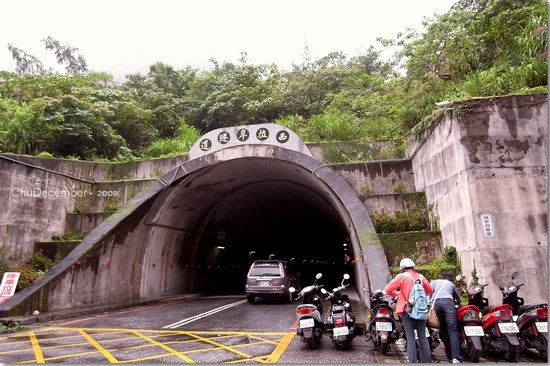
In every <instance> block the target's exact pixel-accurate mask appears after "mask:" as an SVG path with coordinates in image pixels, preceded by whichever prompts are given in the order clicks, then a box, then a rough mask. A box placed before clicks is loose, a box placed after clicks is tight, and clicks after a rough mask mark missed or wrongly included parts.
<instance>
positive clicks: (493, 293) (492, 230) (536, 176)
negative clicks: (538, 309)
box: [409, 94, 548, 303]
mask: <svg viewBox="0 0 550 366" xmlns="http://www.w3.org/2000/svg"><path fill="white" fill-rule="evenodd" d="M409 153H410V154H411V155H412V164H413V169H414V176H415V184H416V189H417V190H419V191H420V190H424V191H425V192H426V197H427V200H428V203H431V204H434V205H435V207H436V211H437V214H438V216H439V220H440V228H441V234H442V238H443V243H444V245H452V246H455V247H457V250H458V252H459V254H460V257H461V261H462V270H463V272H464V274H465V275H466V276H467V279H468V280H471V272H472V270H473V269H474V266H475V268H476V270H480V271H481V272H482V274H483V279H482V282H484V283H489V284H490V286H488V287H487V288H486V294H487V295H488V296H489V300H490V301H491V302H492V303H498V302H499V301H500V300H501V294H500V292H499V291H498V285H502V284H503V283H504V282H505V281H506V282H507V281H508V280H509V279H510V277H509V276H510V273H511V272H513V271H516V270H517V271H519V272H520V277H519V278H518V281H519V282H521V283H525V287H522V294H523V296H524V297H525V298H526V301H529V302H538V301H546V300H547V297H548V284H547V274H548V261H547V256H548V254H547V253H548V244H547V241H548V227H547V205H548V200H547V175H546V169H547V153H548V104H547V96H546V95H545V94H534V95H521V96H507V97H501V98H489V99H476V100H471V101H467V102H464V103H460V104H455V105H453V106H452V109H448V110H446V111H445V112H443V113H442V115H441V116H440V118H439V119H437V120H436V121H435V122H434V125H433V126H432V128H431V129H430V130H429V133H428V134H427V135H426V136H425V137H424V139H423V140H421V143H418V142H416V143H414V144H412V146H411V149H410V150H409Z"/></svg>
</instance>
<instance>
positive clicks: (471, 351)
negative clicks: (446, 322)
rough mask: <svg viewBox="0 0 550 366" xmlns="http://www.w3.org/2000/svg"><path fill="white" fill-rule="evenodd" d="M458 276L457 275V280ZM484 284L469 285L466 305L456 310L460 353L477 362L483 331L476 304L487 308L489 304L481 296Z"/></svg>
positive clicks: (481, 345) (466, 358) (481, 347)
mask: <svg viewBox="0 0 550 366" xmlns="http://www.w3.org/2000/svg"><path fill="white" fill-rule="evenodd" d="M479 277H481V276H478V278H479ZM460 278H461V277H457V280H458V279H460ZM485 286H487V285H471V286H470V287H469V288H468V291H467V293H468V305H464V306H461V307H459V308H458V309H457V311H456V317H457V331H458V341H459V343H460V353H461V354H462V357H463V358H464V360H466V361H470V362H479V357H480V355H481V352H482V351H483V343H482V341H483V338H484V337H485V332H484V331H483V327H482V326H481V311H480V309H479V307H478V306H481V307H482V308H487V306H488V305H489V301H488V300H487V298H486V297H484V296H483V289H484V288H485Z"/></svg>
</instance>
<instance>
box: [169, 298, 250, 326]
mask: <svg viewBox="0 0 550 366" xmlns="http://www.w3.org/2000/svg"><path fill="white" fill-rule="evenodd" d="M245 302H246V300H241V301H237V302H233V303H231V304H227V305H224V306H220V307H219V308H215V309H212V310H209V311H207V312H205V313H202V314H198V315H195V316H192V317H190V318H187V319H182V320H180V321H178V322H175V323H172V324H169V325H166V326H164V327H162V328H163V329H175V328H178V327H181V326H182V325H186V324H189V323H192V322H194V321H195V320H199V319H202V318H206V317H207V316H209V315H212V314H215V313H219V312H220V311H224V310H226V309H229V308H232V307H233V306H237V305H240V304H243V303H245Z"/></svg>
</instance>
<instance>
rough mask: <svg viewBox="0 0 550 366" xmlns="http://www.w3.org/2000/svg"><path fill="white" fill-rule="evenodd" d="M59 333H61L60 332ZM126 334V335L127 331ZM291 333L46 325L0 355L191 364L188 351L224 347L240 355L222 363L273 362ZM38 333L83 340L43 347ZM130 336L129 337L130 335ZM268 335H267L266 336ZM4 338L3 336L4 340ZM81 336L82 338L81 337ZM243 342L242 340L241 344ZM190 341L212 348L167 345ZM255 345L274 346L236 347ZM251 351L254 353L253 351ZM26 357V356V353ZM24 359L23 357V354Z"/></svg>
mask: <svg viewBox="0 0 550 366" xmlns="http://www.w3.org/2000/svg"><path fill="white" fill-rule="evenodd" d="M68 332H71V333H73V334H74V335H67V333H68ZM60 333H61V334H60ZM125 333H126V336H123V337H122V338H111V337H106V339H102V338H103V337H105V336H112V335H116V334H120V335H124V334H125ZM128 333H130V334H128ZM58 334H59V335H62V336H60V337H56V335H58ZM293 335H294V333H286V332H265V333H264V332H246V331H239V332H232V331H174V330H148V329H142V330H135V329H120V328H119V329H116V328H60V327H59V328H58V327H55V328H53V327H52V328H49V329H48V331H42V332H26V333H23V334H21V335H17V337H18V338H16V339H14V338H15V337H10V339H11V340H14V341H13V342H10V344H11V345H19V344H21V345H22V344H23V343H25V344H26V345H27V347H28V345H29V338H30V340H31V344H32V348H27V349H17V350H11V351H2V352H0V355H5V354H16V353H22V352H32V351H34V356H35V357H34V359H27V360H19V361H15V362H18V363H47V362H52V361H56V360H63V359H65V360H71V359H72V358H76V357H82V356H87V355H94V354H95V355H103V356H104V357H105V358H106V359H107V360H108V361H109V362H111V363H134V362H143V361H148V360H155V359H158V358H162V357H170V356H172V357H174V356H175V357H178V358H179V359H182V360H184V361H186V362H190V363H194V362H195V361H193V360H192V359H191V358H189V357H188V356H186V355H190V354H191V353H195V354H197V353H206V352H212V351H216V350H221V349H223V350H225V351H228V352H230V353H233V354H236V355H239V356H240V357H239V358H238V359H234V360H227V361H225V362H224V363H240V362H259V363H265V362H268V363H273V362H276V361H277V360H279V358H280V357H281V355H282V354H283V352H284V351H285V350H286V348H287V347H288V345H289V343H290V341H291V340H292V338H293ZM42 336H44V337H47V338H44V339H47V340H48V341H50V340H55V341H59V340H71V339H73V340H74V339H75V338H76V337H83V338H84V339H85V340H86V342H80V343H76V342H74V341H73V342H71V343H67V344H65V345H60V344H59V343H58V344H56V345H52V346H45V345H42V346H41V345H40V344H39V343H38V341H39V340H41V339H42V338H41V337H42ZM132 336H133V337H132ZM172 336H174V337H178V336H183V337H180V339H174V340H170V339H167V340H166V341H164V342H162V343H161V342H158V341H156V340H155V338H158V337H172ZM270 336H271V337H270ZM21 337H26V341H25V342H23V341H20V340H19V339H20V338H21ZM7 338H8V337H6V339H7ZM231 338H235V341H236V342H237V344H233V345H231V346H226V345H224V344H222V343H220V342H219V341H221V340H222V339H231ZM81 339H82V338H81ZM139 339H144V340H146V341H147V344H139V345H133V346H128V345H127V346H126V347H122V348H119V347H116V345H113V346H114V347H116V348H112V347H111V349H109V348H106V347H107V346H106V344H107V343H113V342H120V341H132V340H136V341H137V340H139ZM245 342H246V343H245ZM192 343H203V344H210V345H212V347H208V348H202V347H201V348H196V349H190V350H186V351H183V352H181V351H177V350H176V349H174V348H172V347H171V346H169V345H173V344H192ZM259 344H266V345H275V349H274V351H273V352H272V353H271V354H265V353H264V354H263V355H258V354H257V353H256V354H255V355H250V354H248V353H245V352H242V351H240V350H239V349H240V348H243V347H250V346H252V347H254V346H255V345H259ZM89 345H92V346H93V347H94V348H95V349H94V350H93V351H84V352H81V353H74V354H64V355H57V356H53V355H52V356H53V357H47V353H46V355H44V352H45V351H47V350H53V349H57V348H69V347H77V346H80V347H82V346H89ZM1 346H2V342H1V338H0V348H1ZM155 346H157V347H160V348H162V349H163V350H165V351H167V353H163V354H160V355H151V354H150V355H149V356H144V357H142V358H138V359H125V360H117V358H116V357H115V355H114V354H112V353H111V352H113V351H114V350H116V351H127V350H132V349H142V348H146V347H155ZM253 353H255V352H253ZM26 356H27V357H28V356H29V355H26ZM25 358H26V357H25Z"/></svg>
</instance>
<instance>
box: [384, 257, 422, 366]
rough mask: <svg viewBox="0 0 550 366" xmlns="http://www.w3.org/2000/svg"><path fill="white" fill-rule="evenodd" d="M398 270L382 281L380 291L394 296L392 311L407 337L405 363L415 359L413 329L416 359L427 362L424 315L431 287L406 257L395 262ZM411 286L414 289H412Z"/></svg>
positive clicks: (414, 361) (412, 361) (415, 360)
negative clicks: (382, 285)
mask: <svg viewBox="0 0 550 366" xmlns="http://www.w3.org/2000/svg"><path fill="white" fill-rule="evenodd" d="M399 267H400V268H401V273H400V274H398V275H397V276H395V277H394V278H393V279H392V280H391V281H390V283H388V284H387V285H386V287H385V288H384V291H385V292H386V293H387V294H388V295H390V296H396V297H397V305H396V308H395V312H396V313H397V315H399V316H400V317H401V322H402V324H403V329H404V331H405V336H406V337H407V354H408V356H409V363H416V362H417V359H416V342H415V336H414V330H415V329H416V332H417V334H418V335H419V337H418V345H419V347H420V362H422V363H431V362H432V356H431V354H430V346H429V344H428V339H427V338H426V337H423V335H424V334H426V319H427V318H428V300H427V295H430V294H432V292H433V289H432V286H431V285H430V283H429V282H428V280H427V279H426V278H425V277H424V276H422V275H421V274H420V273H418V272H416V270H415V269H414V267H415V264H414V262H413V261H412V259H410V258H403V259H402V260H401V262H400V263H399ZM413 288H414V291H413Z"/></svg>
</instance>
